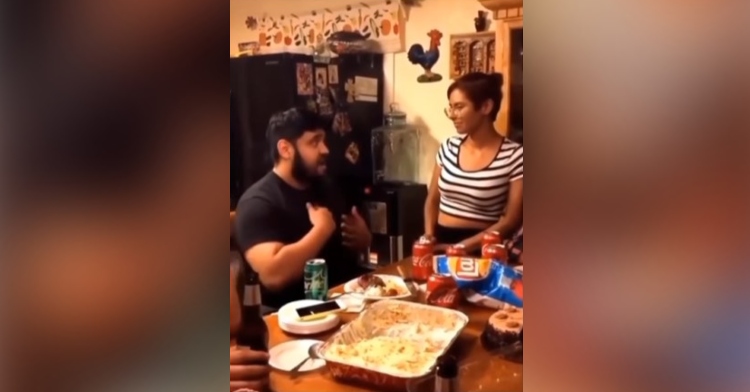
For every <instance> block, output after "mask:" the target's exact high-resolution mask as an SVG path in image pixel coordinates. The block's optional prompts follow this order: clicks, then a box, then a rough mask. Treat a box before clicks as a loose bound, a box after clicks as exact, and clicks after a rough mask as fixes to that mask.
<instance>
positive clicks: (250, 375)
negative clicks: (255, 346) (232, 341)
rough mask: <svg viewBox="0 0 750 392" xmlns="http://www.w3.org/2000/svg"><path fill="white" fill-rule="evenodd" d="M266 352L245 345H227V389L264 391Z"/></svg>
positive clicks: (266, 377) (266, 376)
mask: <svg viewBox="0 0 750 392" xmlns="http://www.w3.org/2000/svg"><path fill="white" fill-rule="evenodd" d="M268 373H269V367H268V354H267V353H265V352H262V351H255V350H252V349H249V348H247V347H236V346H235V347H232V346H230V347H229V391H230V392H234V391H238V390H241V389H243V388H244V389H249V390H251V391H264V390H266V387H267V386H268Z"/></svg>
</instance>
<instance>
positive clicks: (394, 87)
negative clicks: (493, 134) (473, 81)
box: [229, 0, 494, 183]
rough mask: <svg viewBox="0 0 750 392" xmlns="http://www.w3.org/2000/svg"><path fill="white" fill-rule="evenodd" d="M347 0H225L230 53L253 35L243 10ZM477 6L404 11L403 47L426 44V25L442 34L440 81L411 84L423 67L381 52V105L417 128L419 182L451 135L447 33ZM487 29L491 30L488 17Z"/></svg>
mask: <svg viewBox="0 0 750 392" xmlns="http://www.w3.org/2000/svg"><path fill="white" fill-rule="evenodd" d="M352 3H354V1H352V0H348V1H346V0H274V1H263V2H260V1H257V0H230V30H229V41H230V45H229V47H230V55H234V54H235V53H237V43H239V42H247V41H254V40H255V39H256V36H255V34H256V33H254V32H251V31H250V30H248V29H247V28H246V27H245V18H246V17H247V16H248V15H262V14H263V13H264V12H265V13H268V14H285V13H290V12H302V11H307V10H313V9H322V8H326V7H328V8H333V7H340V6H345V5H346V4H352ZM480 10H484V9H483V8H482V6H481V5H479V3H478V2H477V1H475V0H424V1H423V2H422V4H421V6H420V7H412V8H410V9H408V10H407V18H408V19H407V23H406V30H405V33H406V47H407V48H408V47H409V46H410V45H412V44H415V43H419V44H422V45H423V46H425V47H426V46H427V44H428V43H429V38H428V37H427V32H428V31H430V30H431V29H438V30H440V31H442V33H443V40H442V42H441V44H442V45H441V46H440V50H441V52H440V60H439V61H438V63H437V64H436V65H435V67H433V69H432V70H433V72H437V73H439V74H441V75H443V80H442V81H440V82H435V83H417V77H418V76H419V75H421V74H422V73H423V70H422V68H421V67H420V66H419V65H414V64H411V63H410V62H409V60H408V59H407V58H406V53H397V54H387V55H386V57H385V64H386V65H385V78H386V81H387V86H386V89H385V91H386V109H387V107H388V106H389V105H390V103H391V102H396V103H397V104H398V106H399V109H400V110H402V111H404V112H406V113H407V114H408V116H409V117H408V118H409V120H410V121H411V122H412V123H415V124H417V125H418V126H419V127H420V129H421V130H422V132H423V134H422V135H423V137H422V151H421V154H420V155H421V157H420V158H421V160H420V162H421V163H420V179H421V181H422V182H425V183H427V182H429V179H430V175H431V172H432V168H433V166H434V163H435V154H436V152H437V148H438V146H439V143H440V142H442V141H443V140H445V139H446V138H448V137H449V136H451V135H454V134H455V129H454V128H453V125H452V124H451V122H450V121H449V120H448V119H447V118H446V117H445V115H444V114H443V108H445V107H446V106H447V102H448V100H447V98H446V90H447V89H448V86H449V85H450V82H451V80H450V79H448V74H449V72H448V64H449V47H448V46H449V36H450V35H451V34H461V33H470V32H473V31H474V17H476V15H477V11H480ZM490 30H494V25H493V23H492V22H490Z"/></svg>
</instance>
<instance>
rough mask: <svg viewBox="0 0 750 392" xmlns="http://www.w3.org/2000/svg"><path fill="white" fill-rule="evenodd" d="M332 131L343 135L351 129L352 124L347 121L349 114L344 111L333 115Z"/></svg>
mask: <svg viewBox="0 0 750 392" xmlns="http://www.w3.org/2000/svg"><path fill="white" fill-rule="evenodd" d="M332 128H333V132H335V133H336V134H338V135H339V136H344V135H346V134H347V133H349V132H351V131H352V124H351V122H350V121H349V114H348V113H346V112H338V113H336V115H335V116H334V117H333V126H332Z"/></svg>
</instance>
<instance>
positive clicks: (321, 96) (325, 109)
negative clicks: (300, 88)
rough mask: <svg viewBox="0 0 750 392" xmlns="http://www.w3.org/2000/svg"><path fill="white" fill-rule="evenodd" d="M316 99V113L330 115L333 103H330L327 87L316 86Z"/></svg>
mask: <svg viewBox="0 0 750 392" xmlns="http://www.w3.org/2000/svg"><path fill="white" fill-rule="evenodd" d="M316 95H317V101H318V113H319V114H320V115H321V116H332V115H333V105H332V104H331V97H330V96H329V95H328V89H322V88H320V87H318V88H317V93H316Z"/></svg>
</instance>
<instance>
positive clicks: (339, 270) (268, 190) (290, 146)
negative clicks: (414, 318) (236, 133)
mask: <svg viewBox="0 0 750 392" xmlns="http://www.w3.org/2000/svg"><path fill="white" fill-rule="evenodd" d="M324 129H325V125H324V123H323V122H322V120H321V119H320V117H318V116H317V115H316V114H314V113H311V112H308V111H306V110H303V109H290V110H287V111H285V112H281V113H277V114H275V115H273V116H272V117H271V119H270V121H269V123H268V128H267V130H266V136H267V139H268V141H269V144H270V147H271V156H272V158H273V160H274V167H273V170H272V171H271V172H269V173H268V174H267V175H266V176H265V177H263V178H262V179H260V180H259V181H258V182H257V183H255V184H254V185H253V186H251V187H250V188H249V189H248V190H247V191H245V193H244V194H243V195H242V197H241V198H240V200H239V202H238V205H237V217H236V219H237V240H238V243H239V246H240V248H241V249H242V251H243V252H244V253H245V259H246V260H248V262H249V263H250V265H251V266H252V267H253V269H254V270H255V271H256V272H257V273H258V275H259V276H260V281H261V284H262V286H263V303H264V304H265V305H268V306H271V307H275V308H278V307H281V306H283V305H284V304H286V303H288V302H291V301H294V300H298V299H302V298H304V285H303V271H304V267H305V262H306V261H308V260H310V259H314V258H323V259H325V260H326V264H327V265H328V282H329V285H337V284H340V283H342V282H344V281H346V280H348V279H351V278H353V277H355V276H357V275H358V274H359V273H360V269H359V267H358V266H357V260H358V255H359V254H361V253H362V252H364V251H366V249H367V248H368V247H369V246H370V241H371V235H370V232H369V230H368V228H367V224H366V222H365V220H364V219H363V218H362V216H361V215H360V212H359V211H358V210H357V208H356V207H353V208H351V209H348V208H347V207H346V206H345V203H344V200H343V198H342V196H341V193H340V192H339V191H338V190H337V189H336V187H335V186H334V185H333V184H332V183H331V182H330V181H329V180H328V179H327V178H325V176H324V175H325V172H326V158H327V156H328V148H327V147H326V143H325V136H326V133H325V130H324Z"/></svg>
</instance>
